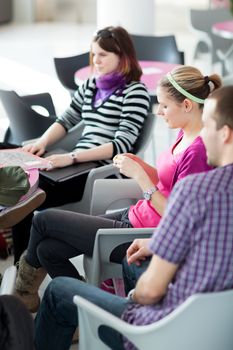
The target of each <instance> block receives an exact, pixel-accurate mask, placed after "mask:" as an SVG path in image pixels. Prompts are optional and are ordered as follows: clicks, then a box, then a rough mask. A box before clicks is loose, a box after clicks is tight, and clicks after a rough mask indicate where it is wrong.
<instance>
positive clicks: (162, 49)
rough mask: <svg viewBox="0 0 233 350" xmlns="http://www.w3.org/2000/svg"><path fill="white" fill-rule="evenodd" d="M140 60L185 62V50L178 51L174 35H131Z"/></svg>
mask: <svg viewBox="0 0 233 350" xmlns="http://www.w3.org/2000/svg"><path fill="white" fill-rule="evenodd" d="M131 37H132V39H133V43H134V47H135V50H136V54H137V59H138V60H139V61H161V62H168V63H177V64H184V52H181V51H178V48H177V45H176V39H175V36H174V35H167V36H149V35H147V36H144V35H134V34H133V35H131Z"/></svg>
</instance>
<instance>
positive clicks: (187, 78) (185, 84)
mask: <svg viewBox="0 0 233 350" xmlns="http://www.w3.org/2000/svg"><path fill="white" fill-rule="evenodd" d="M171 74H172V77H173V79H174V80H175V81H176V83H177V84H178V85H180V86H181V87H182V88H183V89H184V90H185V91H187V92H189V93H190V94H191V95H193V96H195V97H198V98H201V99H203V100H204V99H206V98H207V97H208V96H209V94H210V92H211V91H213V90H215V89H217V88H219V87H220V86H221V85H222V82H221V78H220V76H219V75H218V74H212V75H210V76H203V75H202V73H201V72H200V71H199V69H197V68H195V67H192V66H178V67H176V68H174V69H173V70H172V71H171ZM210 82H211V83H212V85H213V87H212V88H211V86H210ZM159 86H161V87H163V88H166V89H167V91H168V94H169V95H170V96H171V97H172V98H173V99H174V100H176V101H177V102H178V103H181V102H183V101H184V99H185V98H186V97H185V96H184V95H182V94H181V93H180V92H179V91H178V90H176V88H175V87H174V86H173V85H172V84H171V83H170V81H169V80H168V78H167V77H166V75H165V76H164V77H163V78H162V79H161V80H160V82H159ZM199 106H200V107H203V104H199Z"/></svg>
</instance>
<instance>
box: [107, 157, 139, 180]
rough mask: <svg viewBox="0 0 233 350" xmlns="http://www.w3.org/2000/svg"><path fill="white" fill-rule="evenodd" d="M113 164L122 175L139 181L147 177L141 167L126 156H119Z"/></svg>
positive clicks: (114, 159)
mask: <svg viewBox="0 0 233 350" xmlns="http://www.w3.org/2000/svg"><path fill="white" fill-rule="evenodd" d="M113 164H114V165H115V166H116V167H117V168H118V169H119V170H120V173H121V174H123V175H125V176H127V177H131V178H132V179H135V180H137V179H138V178H140V177H142V176H144V175H145V171H144V169H143V168H142V167H141V165H140V164H139V163H138V162H136V161H135V160H133V159H132V158H130V157H127V156H125V155H124V154H118V155H116V156H115V157H114V158H113Z"/></svg>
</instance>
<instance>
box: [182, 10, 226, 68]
mask: <svg viewBox="0 0 233 350" xmlns="http://www.w3.org/2000/svg"><path fill="white" fill-rule="evenodd" d="M231 19H232V15H231V13H230V11H229V9H226V8H216V9H201V10H199V9H190V10H189V25H190V28H191V30H193V31H194V32H195V33H196V34H197V35H198V38H199V39H198V42H197V45H196V47H195V51H194V59H195V58H198V57H199V54H200V53H203V52H204V53H205V52H208V53H210V55H211V63H212V64H213V63H215V62H218V61H219V57H218V55H217V50H218V49H219V50H221V51H223V52H226V51H227V50H228V49H229V47H230V46H231V41H230V40H227V39H224V38H220V37H218V36H217V35H215V34H213V32H212V26H213V24H214V23H217V22H222V21H228V20H231Z"/></svg>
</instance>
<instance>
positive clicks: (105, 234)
mask: <svg viewBox="0 0 233 350" xmlns="http://www.w3.org/2000/svg"><path fill="white" fill-rule="evenodd" d="M153 231H154V229H152V228H132V229H131V228H125V229H122V228H119V229H117V228H112V229H99V230H98V231H97V235H96V238H95V244H94V250H93V255H92V258H90V257H88V256H86V255H84V257H83V268H84V271H85V277H86V279H87V281H88V282H89V283H90V284H93V285H95V286H97V287H98V286H99V285H100V284H101V282H102V281H104V280H106V279H108V278H116V277H122V267H121V264H117V263H113V262H111V261H110V255H111V253H112V251H113V250H114V248H116V247H118V246H119V245H121V244H123V243H127V242H132V241H133V240H134V239H136V238H150V237H151V235H152V233H153Z"/></svg>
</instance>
